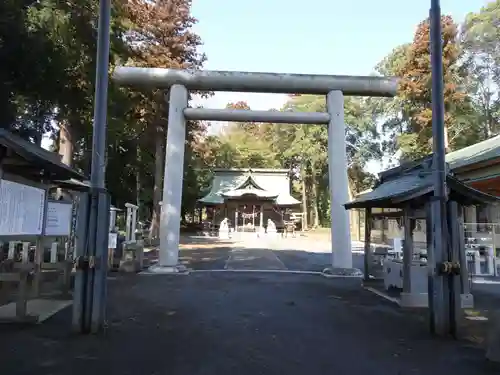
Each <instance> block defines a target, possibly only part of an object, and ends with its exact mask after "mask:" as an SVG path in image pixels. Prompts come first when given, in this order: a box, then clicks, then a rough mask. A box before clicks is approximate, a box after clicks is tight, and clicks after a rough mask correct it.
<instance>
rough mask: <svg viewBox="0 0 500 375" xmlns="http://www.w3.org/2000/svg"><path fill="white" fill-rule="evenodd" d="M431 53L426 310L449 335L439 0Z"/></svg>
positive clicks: (433, 13)
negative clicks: (430, 196) (442, 269)
mask: <svg viewBox="0 0 500 375" xmlns="http://www.w3.org/2000/svg"><path fill="white" fill-rule="evenodd" d="M429 15H430V52H431V69H432V70H431V71H432V140H433V163H432V165H433V171H432V173H433V185H434V197H433V201H432V203H431V204H432V205H431V210H432V213H431V218H432V224H431V225H432V231H433V234H434V235H433V246H432V249H430V251H429V253H428V257H429V259H428V267H429V268H430V269H429V271H430V272H429V307H430V313H431V332H432V333H435V334H437V335H443V336H444V335H447V334H448V333H449V332H450V289H449V285H448V278H447V277H446V276H443V275H441V274H440V272H439V266H440V264H443V263H444V262H446V261H448V260H449V259H450V257H449V253H448V230H447V224H446V201H447V191H446V174H447V171H446V161H445V134H444V130H445V127H444V95H443V42H442V35H441V8H440V2H439V0H431V8H430V12H429Z"/></svg>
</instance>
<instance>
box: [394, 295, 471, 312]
mask: <svg viewBox="0 0 500 375" xmlns="http://www.w3.org/2000/svg"><path fill="white" fill-rule="evenodd" d="M399 304H400V306H401V307H429V298H428V296H427V293H401V301H400V303H399ZM460 306H461V308H462V309H472V308H473V307H474V297H473V295H472V294H461V295H460Z"/></svg>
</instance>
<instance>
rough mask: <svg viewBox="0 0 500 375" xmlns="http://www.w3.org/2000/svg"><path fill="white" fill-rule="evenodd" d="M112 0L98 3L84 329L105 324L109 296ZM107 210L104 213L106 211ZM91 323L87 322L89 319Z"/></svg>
mask: <svg viewBox="0 0 500 375" xmlns="http://www.w3.org/2000/svg"><path fill="white" fill-rule="evenodd" d="M110 19H111V1H110V0H100V2H99V25H98V34H97V60H96V79H95V97H94V121H93V124H94V128H93V132H92V164H91V174H90V185H91V193H90V194H91V204H90V215H89V226H88V228H89V232H88V233H89V237H90V238H89V241H88V246H89V249H88V255H89V256H94V257H96V259H97V262H96V265H97V267H96V268H95V269H89V270H88V273H89V284H90V285H88V286H89V290H88V292H89V294H88V298H89V302H90V306H86V309H87V311H89V310H90V311H91V314H92V316H91V327H84V328H83V330H84V331H88V330H89V329H91V330H92V331H93V332H96V331H98V330H100V329H101V328H102V327H103V326H104V307H105V298H106V273H107V251H108V249H107V247H108V246H107V242H108V233H107V232H108V225H109V223H108V220H109V215H108V213H107V212H108V208H106V207H103V206H106V204H107V202H108V200H107V197H106V195H107V194H106V191H105V173H106V162H105V157H106V116H107V105H108V103H107V101H108V66H109V39H110V36H109V33H110ZM104 212H105V213H106V214H105V215H103V213H104ZM86 324H88V321H87V322H86Z"/></svg>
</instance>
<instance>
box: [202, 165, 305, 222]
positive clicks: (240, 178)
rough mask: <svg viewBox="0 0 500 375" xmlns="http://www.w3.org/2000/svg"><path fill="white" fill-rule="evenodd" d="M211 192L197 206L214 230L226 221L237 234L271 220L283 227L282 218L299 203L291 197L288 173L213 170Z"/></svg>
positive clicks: (283, 171)
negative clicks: (203, 208)
mask: <svg viewBox="0 0 500 375" xmlns="http://www.w3.org/2000/svg"><path fill="white" fill-rule="evenodd" d="M214 172H215V173H214V177H213V181H212V185H211V189H210V192H209V193H208V194H207V195H205V196H204V197H203V198H201V199H199V201H198V202H199V203H200V204H201V205H203V206H204V207H206V209H207V213H208V220H209V221H210V222H211V223H212V224H213V226H214V227H215V228H218V226H219V225H220V223H221V221H222V220H224V219H226V218H227V219H228V222H229V227H230V228H233V229H234V230H235V231H237V232H255V231H257V230H259V229H260V230H263V229H264V228H266V227H267V223H268V220H271V221H272V222H273V223H274V224H275V225H276V227H280V226H282V225H283V215H284V213H285V212H287V211H291V210H292V209H295V208H297V207H298V206H299V205H300V201H298V200H297V199H295V198H294V197H292V196H291V194H290V191H291V182H290V177H289V174H290V171H289V170H287V169H216V170H215V171H214Z"/></svg>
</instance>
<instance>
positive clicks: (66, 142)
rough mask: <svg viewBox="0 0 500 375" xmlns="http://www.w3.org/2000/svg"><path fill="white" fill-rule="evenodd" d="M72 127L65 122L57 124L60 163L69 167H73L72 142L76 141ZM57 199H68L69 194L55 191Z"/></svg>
mask: <svg viewBox="0 0 500 375" xmlns="http://www.w3.org/2000/svg"><path fill="white" fill-rule="evenodd" d="M74 133H75V132H74V127H73V126H72V125H71V123H70V122H69V121H67V120H63V121H61V122H60V123H59V137H58V138H59V145H58V153H59V155H61V161H62V162H63V163H64V164H66V165H67V166H69V167H72V166H73V152H74V148H75V145H74V143H73V140H74V139H76V137H75V135H74ZM56 195H57V199H62V198H64V199H70V198H71V197H70V196H69V193H68V192H67V191H64V190H62V189H60V188H59V189H57V193H56Z"/></svg>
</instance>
